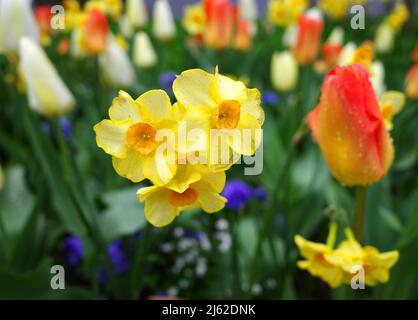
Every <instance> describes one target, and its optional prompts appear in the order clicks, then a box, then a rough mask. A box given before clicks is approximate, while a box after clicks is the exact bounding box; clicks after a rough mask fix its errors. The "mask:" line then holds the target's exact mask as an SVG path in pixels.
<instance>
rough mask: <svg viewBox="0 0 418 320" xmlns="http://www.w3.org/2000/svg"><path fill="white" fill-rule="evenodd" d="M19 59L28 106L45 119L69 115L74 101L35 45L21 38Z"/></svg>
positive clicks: (47, 60)
mask: <svg viewBox="0 0 418 320" xmlns="http://www.w3.org/2000/svg"><path fill="white" fill-rule="evenodd" d="M19 57H20V64H19V69H20V71H21V74H22V77H23V80H24V82H25V85H26V89H27V93H28V99H29V107H30V108H31V109H33V110H34V111H36V112H39V113H41V114H43V115H45V116H47V117H53V116H61V115H63V114H65V113H67V112H69V111H70V110H71V109H72V108H73V107H74V105H75V99H74V97H73V95H72V94H71V92H70V91H69V90H68V88H67V86H66V85H65V84H64V82H63V81H62V79H61V78H60V76H59V75H58V72H57V70H56V69H55V67H54V66H53V65H52V63H51V61H50V60H49V59H48V57H47V55H46V54H45V52H44V51H43V50H42V48H41V47H40V46H39V44H38V43H36V42H34V41H33V40H32V39H31V38H22V39H21V40H20V44H19Z"/></svg>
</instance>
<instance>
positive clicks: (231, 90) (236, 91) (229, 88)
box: [215, 70, 246, 102]
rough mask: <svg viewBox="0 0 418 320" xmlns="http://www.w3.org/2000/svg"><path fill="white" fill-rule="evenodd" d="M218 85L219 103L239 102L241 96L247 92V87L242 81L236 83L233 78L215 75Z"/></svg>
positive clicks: (217, 96) (217, 95)
mask: <svg viewBox="0 0 418 320" xmlns="http://www.w3.org/2000/svg"><path fill="white" fill-rule="evenodd" d="M215 84H216V87H215V88H216V89H215V90H216V91H215V92H216V98H217V100H218V102H221V101H224V100H237V99H238V97H239V96H241V95H242V94H243V92H244V91H245V89H246V88H245V85H244V84H243V83H242V82H241V81H235V80H232V79H231V78H228V77H225V76H223V75H221V74H219V73H218V70H216V73H215Z"/></svg>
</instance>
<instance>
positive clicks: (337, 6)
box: [319, 0, 351, 20]
mask: <svg viewBox="0 0 418 320" xmlns="http://www.w3.org/2000/svg"><path fill="white" fill-rule="evenodd" d="M350 2H351V1H350V0H338V1H335V0H320V1H319V7H320V8H321V9H322V10H323V11H324V12H325V14H327V15H328V16H330V17H331V18H333V19H336V20H339V19H342V18H344V17H345V16H346V15H347V13H348V8H349V6H350Z"/></svg>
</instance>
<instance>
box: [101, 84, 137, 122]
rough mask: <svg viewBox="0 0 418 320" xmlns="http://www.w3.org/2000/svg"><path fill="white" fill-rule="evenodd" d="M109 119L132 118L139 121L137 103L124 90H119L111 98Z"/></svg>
mask: <svg viewBox="0 0 418 320" xmlns="http://www.w3.org/2000/svg"><path fill="white" fill-rule="evenodd" d="M109 116H110V119H112V120H115V121H123V120H132V121H133V122H139V121H140V120H141V116H140V110H139V105H138V104H137V103H136V102H135V101H134V100H133V99H132V97H131V96H130V95H129V94H128V93H126V92H125V91H122V90H121V91H119V95H118V96H117V97H116V98H115V99H113V102H112V105H111V107H110V109H109Z"/></svg>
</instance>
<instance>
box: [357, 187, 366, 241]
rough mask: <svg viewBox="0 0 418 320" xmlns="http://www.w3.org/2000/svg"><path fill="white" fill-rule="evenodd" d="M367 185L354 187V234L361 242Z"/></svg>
mask: <svg viewBox="0 0 418 320" xmlns="http://www.w3.org/2000/svg"><path fill="white" fill-rule="evenodd" d="M366 195H367V187H364V186H360V187H357V188H356V209H355V213H354V235H355V237H356V239H357V240H358V241H359V242H361V240H362V235H363V224H364V211H365V210H364V209H365V206H366Z"/></svg>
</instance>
